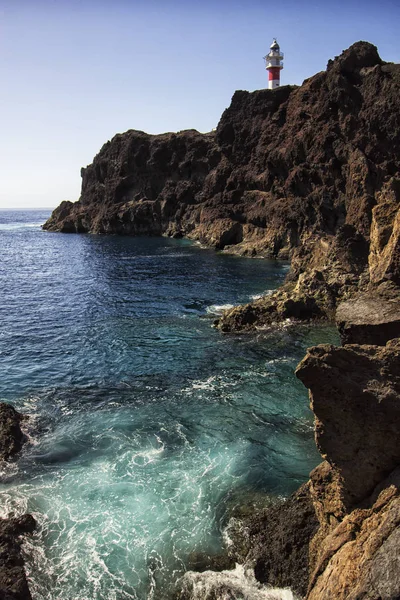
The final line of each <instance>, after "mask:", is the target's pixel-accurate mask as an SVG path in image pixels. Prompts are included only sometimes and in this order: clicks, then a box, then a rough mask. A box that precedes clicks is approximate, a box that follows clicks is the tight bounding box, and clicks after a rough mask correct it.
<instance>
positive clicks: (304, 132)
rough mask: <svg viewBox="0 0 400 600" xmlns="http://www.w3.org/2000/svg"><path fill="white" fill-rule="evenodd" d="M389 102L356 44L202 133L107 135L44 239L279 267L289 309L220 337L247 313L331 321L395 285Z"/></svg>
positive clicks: (383, 77)
mask: <svg viewBox="0 0 400 600" xmlns="http://www.w3.org/2000/svg"><path fill="white" fill-rule="evenodd" d="M399 92H400V65H393V64H385V63H383V62H382V61H381V59H380V58H379V55H378V53H377V50H376V48H375V47H374V46H372V45H371V44H368V43H366V42H358V43H357V44H354V45H353V46H351V47H350V48H349V49H348V50H346V51H345V52H343V54H342V55H341V56H340V57H338V58H336V59H335V60H333V61H330V63H329V65H328V69H327V71H326V72H321V73H318V74H317V75H315V76H314V77H311V78H310V79H307V80H306V81H305V82H304V83H303V85H302V86H301V87H294V86H284V87H281V88H278V89H276V90H258V91H256V92H252V93H249V92H244V91H238V92H235V94H234V96H233V98H232V102H231V105H230V107H229V108H228V109H227V110H225V112H224V113H223V115H222V117H221V120H220V122H219V125H218V127H217V130H216V132H212V133H208V134H200V133H198V132H197V131H194V130H191V131H183V132H179V133H177V134H174V133H168V134H163V135H158V136H154V135H148V134H146V133H143V132H140V131H127V132H126V133H124V134H118V135H116V136H115V137H114V138H113V139H112V140H111V141H110V142H107V143H106V144H105V145H104V146H103V148H102V149H101V150H100V152H99V154H98V155H97V156H96V157H95V159H94V161H93V163H92V164H91V165H89V166H88V167H87V168H85V169H82V194H81V197H80V200H79V201H78V202H77V203H74V204H73V203H70V202H63V203H62V204H61V205H60V206H59V207H58V208H57V209H56V210H55V211H54V213H53V215H52V216H51V218H50V219H49V220H48V221H47V223H46V224H45V226H44V227H45V228H46V229H49V230H52V231H64V232H94V233H117V234H128V235H142V234H146V235H161V234H165V235H171V236H187V237H190V238H193V239H199V240H201V241H202V242H203V243H205V244H209V245H211V246H214V247H215V248H217V249H227V250H228V251H230V252H237V253H240V254H248V255H256V254H258V255H265V256H272V257H282V258H288V257H290V258H291V259H292V272H291V275H290V282H291V283H292V289H293V290H294V295H295V298H294V299H293V301H294V305H293V306H287V307H285V308H284V309H283V310H281V308H280V304H282V302H285V298H284V297H282V299H280V298H279V299H277V303H276V307H275V308H276V310H274V307H273V306H272V305H271V304H267V305H266V306H264V307H263V308H262V309H261V310H260V308H261V307H260V305H255V307H254V310H253V309H251V311H250V312H253V313H254V314H255V315H256V319H253V317H249V309H247V308H246V309H245V313H246V315H247V316H240V317H238V316H237V315H236V314H235V315H232V320H230V319H228V318H226V319H225V321H224V325H223V327H221V329H223V330H224V331H228V330H230V329H234V328H235V327H237V328H240V327H241V326H242V325H243V326H244V327H245V328H248V327H249V323H250V320H251V319H253V325H252V327H254V326H255V323H256V320H257V318H258V315H259V314H260V313H261V314H262V315H263V317H262V318H265V314H266V313H267V314H270V313H274V316H275V319H282V318H286V316H285V315H287V314H288V315H289V316H292V315H293V316H295V317H296V315H299V317H298V318H301V319H304V318H307V319H308V318H310V317H312V318H314V317H321V316H331V313H332V311H333V310H334V308H335V305H336V302H337V299H338V298H339V299H345V298H346V297H347V296H348V295H349V293H353V292H354V291H355V290H357V289H358V288H360V287H363V285H364V284H366V283H368V281H369V279H370V274H371V281H372V282H373V283H374V284H378V283H379V282H381V281H383V280H386V279H388V278H389V279H391V280H392V281H394V282H397V283H399V282H400V264H399V234H398V233H399V232H398V230H399V226H398V216H397V214H398V208H399V191H398V190H399V185H398V179H397V178H396V174H397V173H398V172H399V171H400V135H399V132H400V93H399ZM287 291H288V290H287V289H286V291H285V293H286V292H287ZM296 318H297V317H296ZM268 319H269V317H267V321H268Z"/></svg>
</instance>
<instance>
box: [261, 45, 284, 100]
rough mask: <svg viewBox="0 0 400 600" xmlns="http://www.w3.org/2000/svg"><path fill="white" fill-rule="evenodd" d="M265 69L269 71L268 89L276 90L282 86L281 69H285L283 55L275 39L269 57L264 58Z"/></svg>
mask: <svg viewBox="0 0 400 600" xmlns="http://www.w3.org/2000/svg"><path fill="white" fill-rule="evenodd" d="M264 60H265V68H266V69H267V71H268V89H270V90H274V89H275V88H277V87H279V85H280V77H281V69H283V63H282V60H283V54H282V52H281V51H280V48H279V44H278V42H277V41H276V39H275V38H274V40H273V42H272V44H271V46H270V49H269V52H268V54H267V56H264Z"/></svg>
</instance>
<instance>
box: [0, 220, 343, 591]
mask: <svg viewBox="0 0 400 600" xmlns="http://www.w3.org/2000/svg"><path fill="white" fill-rule="evenodd" d="M46 218H47V213H45V212H42V213H40V212H13V213H11V212H0V251H1V256H2V263H1V267H0V280H1V281H0V283H1V289H2V302H1V306H0V324H1V325H0V360H1V378H0V399H1V400H3V401H8V402H11V403H13V404H14V405H15V406H16V408H17V409H19V410H21V411H23V412H26V413H27V414H29V415H30V416H31V418H30V420H29V422H28V424H27V425H26V427H27V434H28V437H29V442H28V443H27V444H26V446H25V447H24V450H23V451H22V454H21V456H20V458H19V461H18V462H17V463H16V464H11V465H7V466H6V467H4V469H3V473H2V485H1V492H0V509H1V512H2V515H5V514H7V512H8V511H10V510H12V511H14V512H17V513H19V512H24V511H29V512H32V513H33V514H34V515H35V517H36V518H37V520H38V523H39V528H38V531H37V532H36V533H35V534H34V536H33V538H32V539H31V540H30V541H29V542H27V543H26V544H25V553H26V558H27V569H28V574H29V578H30V585H31V590H32V596H33V598H34V600H39V599H40V600H42V599H48V600H50V599H51V600H54V599H57V600H85V599H88V600H89V599H90V600H91V599H96V600H97V599H98V600H100V599H105V598H107V599H110V600H112V599H115V600H122V599H127V598H135V599H140V600H144V599H147V598H166V597H167V596H168V590H169V588H170V585H171V584H172V582H173V581H175V580H176V579H177V578H178V577H179V576H180V575H182V574H183V573H184V571H185V570H186V568H187V565H188V556H189V554H190V553H191V552H192V551H200V550H204V551H207V552H218V551H219V550H220V549H221V544H222V533H223V530H224V527H225V526H226V514H227V507H229V506H230V505H231V504H232V503H235V502H237V498H241V499H243V498H251V496H252V494H259V493H260V492H265V493H266V494H268V495H272V496H279V495H287V494H289V493H290V492H291V491H293V490H294V489H295V488H296V487H297V486H298V485H299V484H300V483H301V482H303V481H304V480H305V479H306V477H307V475H308V472H309V471H310V469H311V468H313V467H314V466H315V464H317V462H318V460H319V457H318V455H317V452H316V450H315V448H314V444H313V440H312V437H313V436H312V415H311V413H310V411H309V409H308V399H307V391H306V390H305V389H304V388H303V386H302V384H301V383H300V382H298V381H297V380H296V378H295V377H294V375H293V370H294V368H295V366H296V364H297V363H298V361H299V360H300V359H301V358H302V357H303V355H304V353H305V349H306V347H307V346H310V345H313V344H316V343H320V342H335V341H336V339H337V338H336V333H335V332H333V331H332V330H331V329H330V328H327V327H326V328H304V327H301V328H293V327H286V328H283V329H281V330H279V331H275V332H269V333H268V332H260V333H258V334H256V335H251V336H222V335H221V334H220V333H218V332H217V331H215V330H214V329H213V328H212V327H211V325H212V318H213V316H215V314H217V313H218V310H219V309H220V308H219V307H221V306H222V305H227V304H235V303H239V302H245V301H248V300H249V299H250V297H252V296H254V295H258V294H261V293H266V292H268V290H271V289H274V288H276V287H277V286H278V285H279V284H280V283H281V282H282V281H283V279H284V277H285V275H286V272H287V269H288V265H287V264H285V263H278V262H275V261H267V260H256V259H254V260H249V259H241V258H237V257H232V256H226V255H222V254H218V253H215V252H213V251H211V250H207V249H202V248H200V247H199V246H198V245H195V244H192V243H189V242H187V241H185V240H169V239H160V238H154V239H149V238H139V239H134V238H118V237H102V236H88V235H60V234H53V233H47V232H43V231H41V229H40V223H43V222H44V220H45V219H46Z"/></svg>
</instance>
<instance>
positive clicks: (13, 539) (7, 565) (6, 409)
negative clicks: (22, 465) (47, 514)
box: [0, 403, 36, 600]
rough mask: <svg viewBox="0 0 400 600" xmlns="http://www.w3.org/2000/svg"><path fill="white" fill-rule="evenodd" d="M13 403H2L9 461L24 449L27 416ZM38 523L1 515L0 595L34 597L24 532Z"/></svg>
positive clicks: (1, 435) (5, 599) (1, 450)
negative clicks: (25, 557) (23, 547)
mask: <svg viewBox="0 0 400 600" xmlns="http://www.w3.org/2000/svg"><path fill="white" fill-rule="evenodd" d="M23 418H24V417H23V415H20V414H19V413H18V412H17V411H16V410H15V409H14V408H13V407H12V406H11V405H9V404H5V403H0V461H9V460H12V459H14V458H15V455H16V454H17V453H18V452H19V451H20V450H21V448H22V445H23V443H24V435H23V433H22V431H21V427H20V424H21V422H22V420H23ZM35 527H36V522H35V519H34V518H33V517H32V515H29V514H26V515H22V516H20V517H12V516H11V517H10V518H8V519H0V598H1V599H2V600H31V594H30V591H29V587H28V582H27V579H26V574H25V569H24V560H23V557H22V553H21V543H22V536H24V535H26V534H29V533H32V532H33V531H34V529H35Z"/></svg>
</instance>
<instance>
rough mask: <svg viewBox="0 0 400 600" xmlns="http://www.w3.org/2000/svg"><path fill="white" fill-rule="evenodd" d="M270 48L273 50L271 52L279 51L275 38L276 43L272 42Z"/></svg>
mask: <svg viewBox="0 0 400 600" xmlns="http://www.w3.org/2000/svg"><path fill="white" fill-rule="evenodd" d="M270 48H271V50H279V44H278V42H277V41H276V39H275V38H274V41H273V42H272V44H271V45H270Z"/></svg>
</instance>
